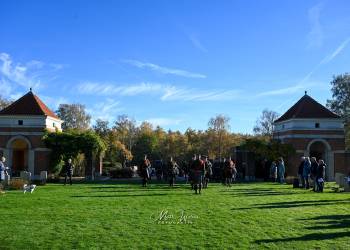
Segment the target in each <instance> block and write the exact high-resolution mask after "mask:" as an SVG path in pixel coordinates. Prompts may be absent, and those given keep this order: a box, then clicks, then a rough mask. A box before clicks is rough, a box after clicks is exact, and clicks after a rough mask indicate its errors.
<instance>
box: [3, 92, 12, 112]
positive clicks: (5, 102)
mask: <svg viewBox="0 0 350 250" xmlns="http://www.w3.org/2000/svg"><path fill="white" fill-rule="evenodd" d="M11 103H12V101H10V100H8V99H6V98H4V97H2V96H1V95H0V110H2V109H4V108H6V107H7V106H9V105H10V104H11Z"/></svg>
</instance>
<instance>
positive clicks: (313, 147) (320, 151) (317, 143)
mask: <svg viewBox="0 0 350 250" xmlns="http://www.w3.org/2000/svg"><path fill="white" fill-rule="evenodd" d="M307 152H308V156H310V157H316V159H317V161H318V160H320V159H322V160H324V162H325V163H326V165H327V167H326V179H327V180H333V178H334V166H333V164H334V162H333V161H334V159H333V154H332V149H331V146H330V145H329V143H328V142H327V141H326V140H323V139H315V140H312V141H311V142H310V143H309V145H308V147H307Z"/></svg>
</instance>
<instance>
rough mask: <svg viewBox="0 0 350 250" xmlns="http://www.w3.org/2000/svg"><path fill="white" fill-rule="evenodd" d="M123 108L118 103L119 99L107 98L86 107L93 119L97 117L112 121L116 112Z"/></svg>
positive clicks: (116, 114)
mask: <svg viewBox="0 0 350 250" xmlns="http://www.w3.org/2000/svg"><path fill="white" fill-rule="evenodd" d="M123 110H124V108H123V107H122V106H121V105H120V102H119V101H116V100H114V99H111V98H108V99H106V100H105V101H103V102H98V103H96V104H94V105H93V106H92V107H89V108H87V109H86V111H87V112H88V113H89V114H90V115H91V118H92V120H93V121H96V120H97V119H102V120H106V121H109V122H113V121H114V120H115V118H116V117H117V116H118V114H119V113H120V112H121V111H123Z"/></svg>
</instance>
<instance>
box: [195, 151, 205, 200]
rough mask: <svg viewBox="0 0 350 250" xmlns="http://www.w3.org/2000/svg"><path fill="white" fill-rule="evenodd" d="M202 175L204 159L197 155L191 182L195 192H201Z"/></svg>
mask: <svg viewBox="0 0 350 250" xmlns="http://www.w3.org/2000/svg"><path fill="white" fill-rule="evenodd" d="M203 176H204V161H203V160H202V159H201V156H200V155H199V156H198V158H197V160H196V161H195V162H194V171H193V178H194V180H193V184H194V191H195V193H196V194H198V193H199V194H201V191H202V186H203Z"/></svg>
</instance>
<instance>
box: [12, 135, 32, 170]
mask: <svg viewBox="0 0 350 250" xmlns="http://www.w3.org/2000/svg"><path fill="white" fill-rule="evenodd" d="M6 148H7V150H8V152H9V155H8V166H9V167H10V169H11V170H10V172H11V175H12V176H19V175H20V172H21V171H29V172H33V168H34V162H33V151H32V150H31V149H32V146H31V143H30V141H29V140H28V139H27V138H26V137H24V136H14V137H12V138H11V139H10V140H9V141H8V142H7V146H6Z"/></svg>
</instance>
